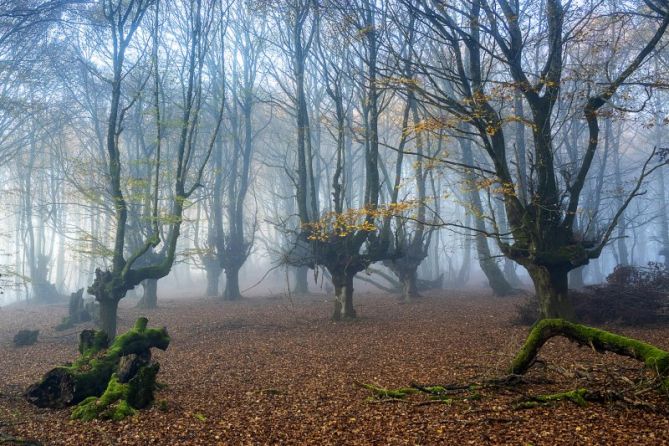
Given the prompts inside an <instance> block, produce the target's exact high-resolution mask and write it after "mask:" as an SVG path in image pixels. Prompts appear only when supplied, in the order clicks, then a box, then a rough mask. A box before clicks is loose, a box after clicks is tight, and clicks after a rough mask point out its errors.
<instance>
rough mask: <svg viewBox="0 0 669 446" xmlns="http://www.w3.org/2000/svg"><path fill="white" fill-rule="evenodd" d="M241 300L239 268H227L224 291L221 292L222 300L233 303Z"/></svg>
mask: <svg viewBox="0 0 669 446" xmlns="http://www.w3.org/2000/svg"><path fill="white" fill-rule="evenodd" d="M241 298H242V293H240V292H239V268H238V267H236V266H234V267H229V268H227V269H226V270H225V291H224V292H223V300H228V301H233V300H239V299H241Z"/></svg>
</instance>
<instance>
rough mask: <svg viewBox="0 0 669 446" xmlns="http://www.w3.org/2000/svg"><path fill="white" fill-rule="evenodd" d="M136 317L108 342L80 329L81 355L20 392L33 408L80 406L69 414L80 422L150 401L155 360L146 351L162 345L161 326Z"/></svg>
mask: <svg viewBox="0 0 669 446" xmlns="http://www.w3.org/2000/svg"><path fill="white" fill-rule="evenodd" d="M147 322H148V321H147V319H146V318H139V319H138V320H137V322H136V323H135V326H134V328H132V329H131V330H129V331H128V332H126V333H124V334H122V335H121V336H118V337H117V338H116V339H115V340H114V342H113V343H112V344H111V345H108V344H109V341H108V338H107V335H106V334H105V333H104V332H102V331H95V330H84V331H83V332H82V333H81V334H80V336H79V352H80V353H81V357H80V358H79V359H77V360H76V361H75V362H74V363H73V364H71V365H63V366H59V367H56V368H54V369H53V370H51V371H49V372H47V373H46V374H45V375H44V378H43V379H42V380H41V381H40V382H38V383H35V384H33V385H32V386H30V387H29V388H28V390H27V391H26V393H25V397H26V399H27V400H28V401H29V402H30V403H32V404H34V405H36V406H38V407H49V408H62V407H66V406H71V405H74V404H79V406H78V407H77V408H76V409H75V410H74V411H73V413H72V417H73V418H79V419H83V420H91V419H93V418H109V419H114V420H119V419H122V418H124V417H125V416H128V415H131V414H133V413H134V412H135V410H136V409H141V408H144V407H146V406H147V405H148V404H149V403H151V401H153V391H154V389H155V379H156V374H157V373H158V370H159V367H160V366H159V365H158V363H157V362H155V361H152V360H151V349H152V348H159V349H161V350H165V349H167V347H168V345H169V343H170V337H169V335H168V334H167V330H166V329H165V328H161V329H156V328H147V327H146V325H147Z"/></svg>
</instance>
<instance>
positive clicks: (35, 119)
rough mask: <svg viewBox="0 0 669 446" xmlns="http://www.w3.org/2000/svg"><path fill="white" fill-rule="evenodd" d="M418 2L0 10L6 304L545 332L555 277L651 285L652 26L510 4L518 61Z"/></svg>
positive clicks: (621, 10) (467, 25)
mask: <svg viewBox="0 0 669 446" xmlns="http://www.w3.org/2000/svg"><path fill="white" fill-rule="evenodd" d="M437 3H439V2H429V1H425V2H422V1H421V2H404V1H401V0H398V1H382V2H376V3H375V2H370V1H368V0H362V1H359V2H357V1H356V2H338V1H325V2H311V1H306V0H298V1H290V2H269V1H257V2H246V1H226V0H222V1H193V2H191V1H183V2H182V1H176V2H160V3H159V2H154V1H148V0H137V1H131V2H115V1H101V2H74V1H72V2H70V1H55V2H49V3H48V4H47V5H40V4H41V2H33V1H28V0H25V1H24V0H22V1H17V2H5V3H3V4H2V8H4V9H5V12H6V13H5V14H3V15H2V16H1V17H0V20H1V22H0V27H1V31H0V32H1V34H0V61H1V65H0V76H1V77H2V82H1V83H0V178H2V180H1V182H0V188H1V194H0V207H1V209H2V212H1V213H0V255H1V257H0V268H1V270H0V274H1V277H0V280H2V285H1V286H2V291H3V294H2V295H1V296H0V304H2V305H7V304H11V303H13V302H16V301H23V302H31V303H55V302H62V301H63V299H65V296H68V295H69V294H70V293H72V292H74V291H75V290H78V289H80V288H84V289H85V290H86V292H87V293H90V297H91V298H95V299H97V300H98V301H99V302H100V303H101V305H102V307H103V311H104V308H105V305H107V306H108V307H109V308H108V310H109V311H112V312H113V315H112V316H110V317H115V308H116V305H118V302H119V301H120V300H121V299H124V298H125V297H126V294H127V295H128V298H137V299H138V298H139V297H138V296H142V295H144V293H146V296H145V297H144V299H143V301H142V303H141V304H143V305H146V306H148V307H152V306H155V305H159V302H160V299H161V298H165V297H168V298H170V299H172V298H195V297H203V296H206V297H209V298H211V299H222V300H237V299H240V298H242V297H257V296H281V295H293V294H304V293H307V292H310V293H319V294H323V295H324V296H327V297H326V298H330V299H332V301H333V302H334V305H335V317H339V316H341V317H355V310H354V307H355V300H354V295H357V294H358V293H360V294H364V293H367V292H377V293H395V294H397V295H398V296H400V297H401V298H403V299H406V300H410V299H412V298H413V297H414V296H416V295H418V294H419V293H420V291H421V290H422V289H427V288H430V289H438V290H443V291H441V292H440V293H441V294H443V296H446V297H447V296H449V295H452V294H453V293H457V290H462V289H465V288H468V287H469V288H475V289H479V290H483V292H485V293H491V294H495V295H510V294H514V293H515V292H517V291H519V290H529V291H530V292H534V291H535V287H539V288H541V287H544V288H541V289H540V290H538V291H537V292H538V293H539V294H540V295H544V298H543V300H542V302H543V301H544V300H545V303H544V304H542V305H543V306H542V309H543V310H544V311H545V312H546V314H554V313H555V312H559V311H560V310H559V309H556V308H557V307H554V306H553V305H552V304H550V303H549V301H550V302H552V301H557V300H559V299H560V296H561V295H562V294H561V293H566V289H564V288H565V287H564V282H565V281H566V279H565V278H566V277H567V274H569V281H570V286H571V287H572V288H579V287H582V286H584V285H587V284H596V283H601V282H603V281H605V280H606V277H607V276H608V275H609V274H610V273H611V272H612V271H613V269H614V268H615V267H616V266H617V265H639V266H644V265H646V264H648V262H664V261H665V260H666V259H665V255H666V253H667V252H669V251H668V250H669V232H668V231H669V229H668V228H669V223H668V216H667V212H668V208H667V187H666V178H665V177H666V176H667V174H666V172H665V169H664V168H663V166H666V161H667V156H666V149H664V147H667V146H668V145H669V141H667V139H668V137H669V133H668V132H667V122H668V120H669V117H668V115H667V106H666V105H667V101H668V100H669V98H668V97H667V93H666V85H667V83H666V79H665V78H666V73H667V72H668V70H667V69H666V66H665V64H666V56H667V52H666V47H665V43H666V42H665V40H666V39H665V38H664V37H662V36H663V34H664V30H663V29H661V28H658V26H659V25H658V23H659V22H658V21H657V20H656V17H654V16H653V15H652V14H640V13H638V11H637V9H636V7H635V6H634V5H630V6H629V8H628V5H627V4H625V5H614V4H613V3H611V4H609V2H604V3H602V4H598V5H594V6H587V7H586V6H585V5H584V6H583V8H582V9H579V8H576V7H575V6H573V5H572V6H570V8H572V9H570V10H569V13H568V14H566V15H565V17H564V18H563V22H561V23H559V24H555V23H552V22H551V21H550V20H547V21H546V22H545V23H544V22H542V24H541V25H536V26H535V24H533V22H532V16H533V15H541V14H544V10H543V9H542V8H543V7H542V6H540V3H541V4H543V3H542V2H520V3H521V4H522V6H519V8H521V10H522V13H521V20H520V21H519V22H518V23H517V32H518V33H519V35H522V36H523V39H522V40H523V42H525V43H523V44H522V45H521V44H520V41H518V40H516V37H515V34H514V32H515V31H514V30H515V28H514V29H512V30H511V31H509V30H501V29H498V28H495V27H494V26H489V25H491V23H493V24H494V23H495V20H502V19H501V18H500V16H497V19H495V18H494V17H495V16H494V14H493V12H492V11H491V10H490V11H488V10H485V11H479V10H477V11H478V12H476V14H479V15H480V17H479V18H477V19H476V20H474V21H472V20H471V18H472V17H473V15H472V14H474V12H471V14H470V15H468V14H467V13H465V12H463V11H458V10H456V9H454V10H452V11H450V15H448V17H449V18H448V19H446V18H444V17H446V13H445V12H443V11H442V13H443V15H440V14H441V13H438V9H439V8H438V7H437V6H436V4H437ZM647 3H648V4H652V2H647ZM646 7H648V8H649V6H646ZM626 8H628V9H626ZM641 8H642V7H641ZM484 9H485V8H484ZM642 9H643V8H642ZM472 11H473V10H472ZM611 17H618V18H620V20H621V21H625V25H624V26H623V25H620V26H619V25H618V23H617V22H616V21H615V20H614V19H612V18H611ZM479 19H480V20H481V21H482V22H483V23H484V25H482V26H479V25H477V24H476V21H477V20H479ZM607 20H611V23H609V22H607ZM598 26H601V27H602V28H605V29H606V32H598V31H596V30H597V29H599V28H598ZM560 30H564V32H567V30H568V32H569V33H572V34H573V36H574V38H573V39H572V40H567V39H565V41H564V42H559V43H558V44H557V45H558V47H559V49H560V51H559V54H558V52H557V50H556V48H557V47H556V46H555V45H556V44H555V42H554V41H555V39H554V36H555V35H556V33H559V32H560ZM613 41H615V42H617V43H616V45H612V44H610V42H613ZM514 52H515V53H514ZM513 54H520V55H521V56H519V57H518V58H514V57H512V56H513ZM96 270H97V271H98V272H97V274H96ZM156 281H157V297H156V295H153V296H152V294H155V292H153V291H151V290H152V289H153V290H155V283H156ZM110 284H113V286H112V285H110ZM538 284H541V285H538ZM546 284H547V285H546ZM109 287H111V288H109ZM152 287H153V288H152ZM110 290H112V291H110ZM353 290H355V293H354V292H353ZM540 297H541V296H540ZM156 298H157V300H156ZM555 314H556V313H555ZM337 315H339V316H337ZM106 324H107V325H106V326H105V328H106V329H108V330H112V331H113V330H115V325H113V324H112V323H111V322H110V320H107V321H106Z"/></svg>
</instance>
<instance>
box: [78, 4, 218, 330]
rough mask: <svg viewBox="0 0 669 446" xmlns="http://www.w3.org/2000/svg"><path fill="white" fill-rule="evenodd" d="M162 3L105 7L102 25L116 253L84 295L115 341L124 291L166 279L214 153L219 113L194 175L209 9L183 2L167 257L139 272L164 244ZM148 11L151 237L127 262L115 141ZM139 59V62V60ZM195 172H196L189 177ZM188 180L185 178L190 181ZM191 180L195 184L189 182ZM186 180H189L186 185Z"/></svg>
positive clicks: (129, 102) (126, 106) (118, 147)
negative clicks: (131, 56)
mask: <svg viewBox="0 0 669 446" xmlns="http://www.w3.org/2000/svg"><path fill="white" fill-rule="evenodd" d="M159 6H160V5H159V4H158V3H157V2H155V1H153V0H132V1H130V2H116V1H112V0H105V2H104V3H103V5H102V8H103V9H102V13H103V17H104V21H105V23H106V25H107V27H108V30H109V32H110V34H111V36H110V39H111V43H112V51H111V53H110V57H111V61H110V65H111V73H112V78H111V79H110V86H111V88H110V90H111V91H110V102H109V113H108V120H107V131H106V147H105V148H106V156H107V165H108V168H109V173H108V181H109V189H110V195H111V197H110V198H111V202H112V203H113V208H114V223H115V234H114V240H113V241H114V246H113V249H112V253H113V255H112V261H111V268H109V269H106V270H104V271H103V270H101V269H97V270H96V272H95V281H94V282H93V284H92V285H91V286H90V287H89V289H88V292H89V293H90V294H93V295H94V296H95V298H96V300H97V301H98V302H100V317H101V321H102V329H103V331H104V332H105V333H106V334H107V335H108V336H109V337H110V338H111V337H114V336H115V335H116V314H117V308H118V302H119V301H120V300H121V299H122V298H123V297H124V296H125V294H126V292H127V291H128V290H130V289H132V288H134V287H135V286H137V285H138V284H140V283H141V282H142V281H144V280H147V279H159V278H161V277H164V276H166V275H167V274H168V273H169V272H170V269H171V267H172V264H173V262H174V259H175V255H176V248H177V241H178V238H179V234H180V229H181V223H182V219H183V212H184V208H185V207H186V206H187V200H188V198H189V197H190V196H191V195H192V194H193V192H194V191H195V190H196V189H197V188H198V187H199V185H200V183H199V181H200V178H201V176H202V171H203V169H204V165H205V163H206V161H207V160H208V158H209V155H210V153H211V150H212V147H213V144H214V141H215V139H216V135H217V133H218V130H219V128H220V122H221V116H222V113H223V111H222V107H221V109H220V110H221V111H220V113H219V118H218V120H217V122H216V123H215V125H214V128H213V129H212V130H211V137H210V140H209V144H208V145H207V146H206V147H205V148H204V149H205V150H204V152H205V153H204V155H202V156H201V159H200V160H199V166H196V167H197V168H194V167H192V164H193V163H196V162H198V159H197V157H196V154H197V143H198V122H199V112H200V109H201V107H202V105H203V88H204V87H203V82H204V76H203V71H204V69H203V65H204V58H205V56H206V53H207V50H208V43H207V34H208V32H209V30H210V29H211V24H212V21H213V16H214V14H213V10H214V6H213V5H203V2H202V1H200V0H197V1H195V2H185V3H184V4H182V5H181V7H182V8H183V9H182V12H183V14H184V15H183V21H184V24H185V28H184V32H185V33H186V36H187V39H188V40H187V42H188V46H187V47H186V48H184V50H185V51H184V58H183V65H182V66H181V68H182V69H183V75H184V85H183V92H182V93H183V102H182V104H181V106H182V116H181V119H180V122H179V126H178V139H177V141H176V150H175V152H176V153H175V157H174V159H175V161H176V162H175V164H176V165H175V167H174V169H175V171H174V182H173V187H174V190H173V195H172V197H171V199H170V202H171V210H170V213H169V216H168V219H167V220H168V221H167V226H168V227H169V229H168V232H167V237H166V240H164V242H162V243H164V257H163V258H162V260H161V261H159V262H157V263H153V264H150V265H142V266H139V264H138V263H137V262H138V260H139V259H140V258H141V257H142V256H143V255H144V254H145V253H147V252H148V251H149V250H151V249H154V248H156V247H158V246H159V245H160V243H161V236H160V234H161V232H160V230H159V215H158V209H159V208H158V201H159V178H160V174H161V172H162V171H161V169H163V165H162V162H161V155H162V139H163V133H162V132H163V122H162V121H161V106H160V98H159V95H160V82H161V81H160V75H159V69H158V61H157V51H158V33H159V26H160V22H159V12H160V11H161V9H160V8H159ZM151 9H153V10H154V12H155V19H154V25H153V30H152V32H151V34H152V39H151V40H152V42H151V44H152V46H153V52H152V59H153V61H152V68H153V70H152V71H153V74H152V77H153V81H154V90H153V91H154V98H153V99H154V104H155V108H154V110H155V122H156V143H155V144H156V147H155V155H154V161H153V163H154V166H155V173H154V176H153V180H154V185H153V192H152V197H151V198H152V202H151V209H152V211H151V219H152V225H153V228H152V233H151V235H150V236H149V237H148V238H146V239H145V240H144V243H143V245H142V246H141V247H140V248H139V249H136V250H134V251H133V252H131V253H129V255H127V256H126V252H125V249H126V241H127V233H126V231H127V229H128V203H127V201H126V198H125V196H124V193H123V189H122V187H121V182H122V178H123V174H122V163H121V152H122V151H123V150H124V147H123V146H122V145H121V144H120V135H121V133H122V132H123V124H124V120H125V116H126V113H127V111H128V110H129V109H130V108H131V107H132V106H134V105H135V102H136V96H134V97H132V96H131V98H130V99H127V96H125V95H124V93H126V92H125V90H124V86H125V83H124V81H125V80H126V77H127V75H128V70H129V68H128V67H127V66H126V57H127V56H128V49H129V48H130V47H131V43H132V42H133V38H134V37H135V36H136V33H137V31H138V29H139V28H140V27H141V25H142V24H143V23H144V19H145V16H146V14H147V12H148V11H150V10H151ZM140 57H141V55H140ZM191 170H194V172H191ZM189 173H190V175H189ZM191 177H192V178H191ZM189 179H190V181H188V180H189Z"/></svg>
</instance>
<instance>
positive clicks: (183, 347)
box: [0, 292, 669, 445]
mask: <svg viewBox="0 0 669 446" xmlns="http://www.w3.org/2000/svg"><path fill="white" fill-rule="evenodd" d="M446 294H447V292H441V293H440V294H432V295H431V296H428V297H426V298H423V299H421V300H420V301H419V302H417V303H415V304H410V305H398V303H397V302H396V300H395V299H394V298H391V297H381V296H371V295H360V296H358V297H357V308H358V312H359V315H360V318H359V320H358V321H356V322H347V323H332V322H330V321H329V320H328V316H329V314H330V310H331V304H330V303H327V302H325V301H324V299H323V298H320V299H319V298H316V297H313V298H310V299H293V300H292V301H291V300H289V299H287V298H282V299H248V300H246V301H243V302H240V303H232V304H229V303H226V304H219V303H213V302H207V301H204V300H179V301H163V302H161V308H160V309H159V310H155V311H150V312H148V314H147V316H148V317H149V324H150V325H152V326H153V325H166V326H167V327H168V330H169V332H170V334H171V336H172V344H171V345H170V347H169V349H168V350H167V352H164V353H163V352H158V353H157V354H156V357H157V359H158V360H159V361H160V363H161V365H162V368H161V372H160V374H159V380H160V381H162V382H163V383H165V384H167V388H165V389H164V390H161V391H159V392H158V393H157V400H158V402H157V403H156V405H155V406H154V407H152V408H150V409H148V410H145V411H142V412H141V413H140V414H139V415H138V416H136V417H133V418H130V419H127V420H126V421H123V422H108V421H99V422H90V423H83V422H79V421H76V422H75V421H70V420H69V418H68V416H69V410H60V411H55V410H46V409H37V408H34V407H32V406H30V405H28V404H27V403H26V402H24V401H23V399H22V397H21V392H22V391H23V389H25V388H26V386H28V385H29V384H30V383H32V382H34V381H36V380H38V379H39V378H40V376H41V375H42V374H43V373H44V372H46V371H47V370H48V369H49V368H50V367H52V366H53V365H56V364H58V363H62V362H66V361H71V360H73V359H74V358H75V357H76V342H77V331H76V330H71V331H68V332H64V333H56V332H54V331H53V330H52V329H44V328H42V333H41V334H40V341H39V342H38V344H36V345H34V346H31V347H24V348H20V349H17V348H14V347H12V346H11V338H12V336H13V334H14V333H15V332H16V330H17V329H18V328H20V327H52V326H54V325H55V324H56V323H58V322H59V321H60V318H61V317H62V316H63V314H64V313H65V311H66V310H65V308H64V307H36V308H31V307H21V306H15V307H9V308H2V309H0V432H4V433H5V434H7V433H11V434H12V435H17V436H21V437H25V438H31V439H36V440H39V441H41V442H42V443H43V444H48V445H116V444H134V445H146V444H160V445H190V444H202V445H215V444H230V445H237V444H277V443H287V444H317V445H323V444H379V445H386V444H458V445H460V444H461V445H467V444H474V445H481V444H512V445H529V444H532V445H544V444H607V445H609V444H620V445H632V444H634V445H637V444H652V445H656V444H669V429H668V427H669V417H667V413H669V404H667V402H666V401H667V398H666V397H663V396H661V395H658V393H657V392H655V391H653V392H647V393H645V394H644V395H642V396H640V397H639V398H640V399H642V400H643V402H644V403H647V404H648V407H646V408H639V407H631V406H630V405H629V404H626V405H621V404H617V403H602V404H598V403H595V404H590V405H588V406H587V407H579V406H577V405H575V404H574V403H571V402H568V401H565V402H559V403H557V404H554V405H552V406H550V407H540V408H534V409H527V410H514V409H513V408H512V405H513V403H514V401H516V400H518V398H520V397H522V396H523V395H528V394H533V395H536V394H545V393H552V392H558V391H564V390H571V389H574V388H577V387H581V386H591V385H603V384H602V383H605V382H607V381H610V380H611V379H614V378H615V379H616V380H620V376H621V374H622V375H625V376H626V377H627V378H628V379H629V380H631V381H630V385H632V382H633V381H639V380H640V379H641V378H642V377H643V375H644V374H643V372H642V370H641V367H640V366H639V365H638V364H636V363H635V362H633V361H630V360H624V359H620V358H619V357H615V356H613V355H599V354H596V353H593V352H591V351H588V350H587V349H578V348H576V347H575V346H573V345H571V344H569V343H568V342H567V341H565V340H553V341H550V342H549V343H548V344H547V345H546V346H545V347H544V350H543V351H542V354H541V356H542V358H543V359H544V360H545V361H546V363H547V364H549V365H550V367H548V368H546V367H544V368H543V369H542V367H537V366H535V368H534V369H533V370H532V372H531V373H530V374H529V376H528V379H531V380H533V381H535V382H539V383H538V384H531V385H521V386H519V387H516V388H513V389H510V390H505V389H497V390H484V391H482V392H481V396H482V398H481V399H475V400H463V399H458V400H455V401H454V402H453V403H452V404H450V405H445V404H426V405H420V403H422V402H425V401H426V400H427V399H426V397H423V396H412V397H411V398H409V399H408V400H407V401H386V402H368V401H367V397H368V396H369V393H370V392H369V391H367V390H365V389H363V388H360V387H359V386H357V385H355V382H356V381H358V382H363V383H372V382H373V383H377V384H380V385H382V386H385V387H400V386H406V385H408V384H409V383H411V382H414V381H415V382H420V383H430V384H442V383H453V382H463V383H464V382H469V381H472V380H477V379H482V378H486V377H493V376H500V375H502V374H503V373H504V370H505V368H506V367H507V366H508V364H509V362H510V360H511V358H512V356H513V353H514V351H515V350H516V349H517V348H518V347H519V346H520V345H521V343H522V340H523V338H524V335H525V334H526V331H527V329H526V328H523V327H516V326H513V325H511V323H510V322H509V321H510V319H511V318H512V316H513V313H514V306H515V304H516V303H518V300H496V299H492V298H488V297H481V296H475V295H472V294H467V293H459V295H460V297H453V294H454V293H453V292H449V293H448V296H446ZM131 303H132V301H128V302H126V306H129V304H131ZM138 315H140V312H139V311H138V310H135V309H131V308H124V309H123V310H122V311H121V319H122V321H121V324H120V325H121V326H120V330H124V329H126V328H127V327H128V326H130V325H131V324H132V322H133V321H134V319H135V318H136V317H137V316H138ZM616 330H617V331H622V332H623V333H625V334H627V335H630V336H635V337H638V338H640V339H643V340H646V341H648V342H652V343H655V344H656V345H658V346H660V347H663V348H669V339H668V337H667V335H668V334H669V327H664V328H652V329H651V328H645V329H620V328H616ZM556 370H560V371H561V372H560V373H558V371H556ZM593 370H594V371H593ZM572 372H576V376H573V377H571V378H570V377H569V376H570V374H571V373H572ZM612 376H613V377H614V378H612ZM546 379H549V380H552V381H554V382H553V383H552V384H550V383H549V384H542V383H541V381H542V380H546ZM586 381H587V382H586ZM619 382H624V381H619ZM0 443H2V441H0Z"/></svg>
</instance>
